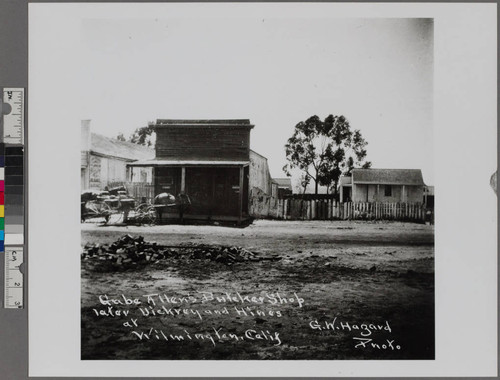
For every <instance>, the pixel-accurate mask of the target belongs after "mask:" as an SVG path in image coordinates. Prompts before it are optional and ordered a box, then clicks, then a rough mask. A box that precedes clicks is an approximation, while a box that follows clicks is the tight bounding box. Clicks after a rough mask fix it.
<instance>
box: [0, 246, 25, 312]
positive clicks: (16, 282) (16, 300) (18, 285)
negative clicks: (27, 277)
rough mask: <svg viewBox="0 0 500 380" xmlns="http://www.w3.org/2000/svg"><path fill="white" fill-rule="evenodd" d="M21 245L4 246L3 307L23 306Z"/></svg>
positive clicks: (15, 307) (16, 307) (18, 307)
mask: <svg viewBox="0 0 500 380" xmlns="http://www.w3.org/2000/svg"><path fill="white" fill-rule="evenodd" d="M22 263H23V247H17V248H14V247H7V248H5V291H4V307H5V308H6V309H20V308H22V307H23V288H24V286H23V285H24V284H23V282H24V276H23V274H22V272H21V269H20V268H21V264H22Z"/></svg>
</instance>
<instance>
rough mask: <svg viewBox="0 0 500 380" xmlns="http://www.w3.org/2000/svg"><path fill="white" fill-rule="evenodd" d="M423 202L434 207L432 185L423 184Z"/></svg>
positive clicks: (429, 206)
mask: <svg viewBox="0 0 500 380" xmlns="http://www.w3.org/2000/svg"><path fill="white" fill-rule="evenodd" d="M424 204H425V205H426V206H427V208H431V209H433V208H434V186H424Z"/></svg>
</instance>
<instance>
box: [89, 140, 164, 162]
mask: <svg viewBox="0 0 500 380" xmlns="http://www.w3.org/2000/svg"><path fill="white" fill-rule="evenodd" d="M90 152H92V153H96V154H99V155H103V156H109V157H116V158H121V159H124V160H127V161H136V160H148V159H152V158H154V157H155V151H154V149H152V148H148V147H147V146H144V145H139V144H133V143H131V142H127V141H120V140H117V139H113V138H110V137H106V136H103V135H99V134H97V133H91V135H90Z"/></svg>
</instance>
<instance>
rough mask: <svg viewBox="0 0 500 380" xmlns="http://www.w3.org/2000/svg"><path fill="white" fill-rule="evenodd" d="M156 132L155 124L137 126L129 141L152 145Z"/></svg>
mask: <svg viewBox="0 0 500 380" xmlns="http://www.w3.org/2000/svg"><path fill="white" fill-rule="evenodd" d="M153 132H154V124H153V123H148V125H147V126H145V127H140V128H137V129H136V130H135V131H134V133H132V135H131V136H130V138H129V141H130V142H132V143H134V144H139V145H146V146H152V145H153V142H152V134H153Z"/></svg>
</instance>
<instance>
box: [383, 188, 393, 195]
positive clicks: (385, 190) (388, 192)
mask: <svg viewBox="0 0 500 380" xmlns="http://www.w3.org/2000/svg"><path fill="white" fill-rule="evenodd" d="M384 195H385V196H386V197H392V186H391V185H385V189H384Z"/></svg>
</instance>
